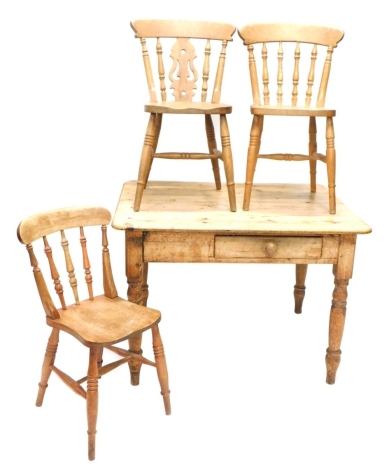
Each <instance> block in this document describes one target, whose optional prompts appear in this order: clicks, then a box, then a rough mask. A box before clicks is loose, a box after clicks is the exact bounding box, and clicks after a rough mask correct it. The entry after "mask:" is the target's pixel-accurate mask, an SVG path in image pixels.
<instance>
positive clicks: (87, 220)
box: [17, 207, 170, 460]
mask: <svg viewBox="0 0 389 470" xmlns="http://www.w3.org/2000/svg"><path fill="white" fill-rule="evenodd" d="M110 220H111V214H110V213H109V211H108V210H106V209H104V208H101V207H78V208H77V207H74V208H65V209H59V210H54V211H48V212H43V213H40V214H37V215H34V216H31V217H27V218H26V219H24V220H23V221H22V222H21V223H20V224H19V227H18V230H17V235H18V238H19V241H20V242H21V243H23V244H25V245H26V248H27V251H28V254H29V257H30V263H31V266H32V267H33V274H34V278H35V282H36V285H37V288H38V292H39V296H40V299H41V301H42V305H43V309H44V311H45V313H46V323H47V324H48V325H49V326H50V327H51V328H52V331H51V335H50V337H49V341H48V345H47V349H46V354H45V357H44V361H43V366H42V376H41V381H40V383H39V389H38V396H37V400H36V405H37V406H41V405H42V402H43V398H44V395H45V391H46V388H47V384H48V380H49V377H50V374H51V372H55V373H56V374H57V375H58V376H59V377H60V379H61V380H62V381H63V382H64V383H65V384H66V385H68V386H69V387H70V388H71V389H72V390H73V391H74V392H75V393H77V394H78V395H80V396H81V397H83V398H85V399H86V408H87V420H88V457H89V460H94V458H95V435H96V421H97V406H98V379H99V378H100V377H101V376H103V375H104V374H106V373H107V372H110V371H112V370H113V369H115V368H116V367H118V366H120V365H122V364H126V363H128V362H129V361H134V362H135V363H136V364H139V363H141V364H148V365H151V366H154V367H156V369H157V375H158V379H159V383H160V386H161V389H162V392H161V393H162V396H163V401H164V406H165V412H166V414H170V398H169V393H170V392H169V385H168V374H167V367H166V360H165V355H164V350H163V345H162V340H161V336H160V333H159V329H158V323H159V321H160V319H161V314H160V312H159V311H158V310H154V309H151V308H147V307H144V306H141V305H137V304H134V303H131V302H129V301H127V300H124V299H122V298H120V297H119V296H118V294H117V291H116V287H115V283H114V280H113V276H112V271H111V262H110V255H109V251H108V240H107V224H108V223H109V222H110ZM94 225H101V229H102V247H103V248H102V255H103V260H102V261H103V264H102V267H103V272H102V280H103V288H104V294H102V295H97V296H96V295H95V294H94V292H93V288H92V274H91V266H90V261H89V255H88V251H87V246H86V237H85V233H84V227H89V226H94ZM77 228H78V230H79V231H80V235H79V236H80V244H81V247H80V249H79V252H80V256H81V259H82V264H83V269H84V271H85V275H84V276H85V281H86V286H87V289H86V290H87V292H88V297H89V298H88V299H87V300H82V301H80V300H79V290H80V288H81V286H79V285H78V281H77V278H76V275H75V268H74V265H73V259H72V257H71V255H70V251H69V241H68V239H69V235H70V234H71V232H72V231H71V230H68V229H77ZM65 230H66V232H67V235H65ZM54 232H57V233H54ZM69 232H70V233H69ZM52 234H53V235H52ZM49 235H50V236H52V237H53V238H54V237H55V236H57V240H58V242H60V244H61V245H62V248H63V252H64V265H65V266H66V271H67V274H68V277H69V283H70V289H69V290H70V295H72V294H73V297H74V303H73V304H71V305H69V304H67V303H66V302H65V296H64V290H65V289H64V287H63V285H62V283H61V281H60V276H59V274H58V270H57V266H58V265H59V264H58V263H55V262H54V258H53V251H52V248H51V246H50V244H49ZM40 238H43V248H44V252H45V254H46V256H47V259H48V263H49V271H50V274H51V278H52V280H53V282H54V287H55V291H56V293H57V295H58V297H59V301H60V304H61V306H60V308H56V307H55V304H54V302H53V300H52V298H51V296H50V294H49V290H48V288H47V285H46V282H45V279H44V276H43V273H42V270H41V268H40V267H39V265H38V261H37V258H36V256H35V254H34V250H33V246H32V243H33V242H35V241H36V240H38V239H40ZM42 269H43V268H42ZM149 329H151V332H152V337H153V349H154V355H155V362H152V361H149V360H148V359H146V358H144V357H142V356H141V355H139V354H133V353H131V352H129V351H127V350H126V349H122V348H119V347H117V346H114V344H116V343H119V342H121V341H124V340H127V339H129V338H133V337H136V336H137V335H139V334H140V333H142V332H144V331H146V330H149ZM60 331H63V332H66V333H69V334H70V335H72V336H74V337H75V338H76V339H77V340H78V341H80V342H81V343H82V344H83V345H85V346H86V347H87V348H89V368H88V373H87V376H86V377H83V378H82V379H79V380H74V379H73V378H71V377H70V376H69V375H67V374H66V373H65V372H63V371H61V370H60V369H58V368H57V367H56V366H55V365H54V360H55V356H56V351H57V347H58V341H59V332H60ZM103 348H106V349H109V350H110V351H113V352H114V353H116V354H118V355H119V356H121V357H122V358H121V359H119V360H117V361H115V362H111V363H110V364H107V365H104V366H102V354H103ZM83 382H87V387H86V390H85V389H84V387H82V385H81V384H82V383H83Z"/></svg>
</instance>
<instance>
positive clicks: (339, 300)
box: [326, 235, 356, 384]
mask: <svg viewBox="0 0 389 470" xmlns="http://www.w3.org/2000/svg"><path fill="white" fill-rule="evenodd" d="M355 243H356V236H355V235H343V236H342V237H341V240H340V247H339V255H338V264H337V265H334V269H333V273H334V276H335V280H334V282H335V288H334V292H333V294H332V305H331V313H330V326H329V338H328V348H327V354H326V365H327V383H328V384H334V383H335V378H336V371H337V370H338V367H339V363H340V355H341V354H342V351H341V349H340V345H341V342H342V336H343V330H344V322H345V319H346V305H347V286H348V283H349V279H351V277H352V271H353V264H354V253H355Z"/></svg>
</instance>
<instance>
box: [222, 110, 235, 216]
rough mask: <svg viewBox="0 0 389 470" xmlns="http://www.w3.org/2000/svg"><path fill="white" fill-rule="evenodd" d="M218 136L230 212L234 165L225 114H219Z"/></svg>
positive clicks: (233, 200) (233, 198)
mask: <svg viewBox="0 0 389 470" xmlns="http://www.w3.org/2000/svg"><path fill="white" fill-rule="evenodd" d="M220 136H221V141H222V156H223V163H224V171H225V173H226V180H227V191H228V199H229V201H230V210H231V212H236V196H235V182H234V166H233V162H232V152H231V143H230V132H229V130H228V124H227V118H226V115H225V114H221V115H220Z"/></svg>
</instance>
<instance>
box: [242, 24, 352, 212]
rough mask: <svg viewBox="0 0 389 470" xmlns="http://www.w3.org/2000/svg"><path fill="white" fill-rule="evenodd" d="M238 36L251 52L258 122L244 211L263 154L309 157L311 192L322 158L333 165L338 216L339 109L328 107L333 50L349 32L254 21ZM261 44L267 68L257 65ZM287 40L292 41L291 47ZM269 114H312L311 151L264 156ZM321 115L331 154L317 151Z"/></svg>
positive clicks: (332, 195)
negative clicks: (336, 118) (336, 131)
mask: <svg viewBox="0 0 389 470" xmlns="http://www.w3.org/2000/svg"><path fill="white" fill-rule="evenodd" d="M238 34H239V36H240V37H241V38H242V39H243V42H244V44H245V45H246V46H247V49H248V53H249V72H250V81H251V89H252V96H253V105H252V106H251V113H252V114H253V121H252V126H251V132H250V144H249V148H248V153H247V168H246V184H245V193H244V202H243V210H246V211H247V210H249V207H250V198H251V190H252V186H253V179H254V172H255V167H256V164H257V159H258V158H268V159H273V160H289V161H290V160H293V161H302V160H309V165H310V190H311V192H313V193H314V192H316V162H317V161H318V160H319V161H321V162H324V163H326V165H327V176H328V190H329V211H330V213H331V214H335V213H336V200H335V158H336V155H335V145H334V137H335V134H334V125H333V117H334V116H335V110H334V109H328V108H326V107H325V99H326V92H327V86H328V80H329V76H330V69H331V61H332V53H333V51H334V49H335V47H336V46H337V44H338V43H339V41H341V39H342V38H343V35H344V33H343V31H342V30H340V29H336V28H330V27H326V26H312V25H298V24H284V23H280V24H275V23H253V24H249V25H246V26H243V27H242V28H240V29H239V30H238ZM258 43H260V44H262V47H261V48H260V49H261V51H260V54H261V57H260V59H259V62H262V67H260V66H259V65H258V66H257V65H256V59H255V48H254V45H255V44H258ZM271 43H274V44H271ZM285 43H292V44H291V45H286V44H285ZM285 51H289V52H290V53H291V56H290V61H289V62H288V61H287V60H286V59H287V57H285V58H284V52H285ZM271 52H273V56H272V57H271V56H270V55H271ZM268 56H269V57H268ZM271 59H273V62H272V61H271ZM304 59H305V63H304ZM320 63H321V64H322V66H321V80H320V85H319V84H317V83H315V77H316V75H317V70H318V69H319V67H320V65H319V64H320ZM272 65H274V67H272ZM288 65H289V68H288V69H287V70H288V71H289V72H290V73H289V74H286V72H285V70H284V68H285V69H286V68H287V66H288ZM304 65H305V67H304ZM303 73H304V76H305V77H307V78H306V81H304V82H303V80H302V76H303ZM286 76H288V77H289V79H290V81H289V82H286V80H285V79H284V77H286ZM258 77H261V79H262V86H260V85H259V81H260V80H259V79H258ZM271 79H273V81H272V80H271ZM272 84H273V87H272ZM287 85H289V89H290V94H288V96H289V98H285V93H284V89H286V88H287ZM302 87H305V88H304V89H305V94H302V96H301V95H300V96H301V98H300V101H299V88H300V89H301V88H302ZM271 92H272V93H271ZM316 92H317V95H316V100H314V99H313V96H314V93H316ZM265 116H288V117H296V116H306V117H309V129H308V133H309V143H308V154H300V153H299V154H291V153H287V154H283V153H273V154H267V155H265V154H259V150H260V145H261V135H262V130H263V126H264V118H265ZM316 117H325V118H326V133H325V137H326V142H327V144H326V152H325V154H321V153H318V152H317V141H316ZM280 140H282V136H280Z"/></svg>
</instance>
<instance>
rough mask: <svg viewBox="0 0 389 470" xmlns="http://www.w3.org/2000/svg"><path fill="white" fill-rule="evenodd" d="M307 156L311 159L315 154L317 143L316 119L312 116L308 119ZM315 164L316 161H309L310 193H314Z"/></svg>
mask: <svg viewBox="0 0 389 470" xmlns="http://www.w3.org/2000/svg"><path fill="white" fill-rule="evenodd" d="M308 152H309V156H310V157H312V156H313V155H314V154H315V153H317V141H316V118H315V117H314V116H312V117H310V118H309V145H308ZM316 163H317V160H310V161H309V172H310V180H311V193H315V192H316Z"/></svg>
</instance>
